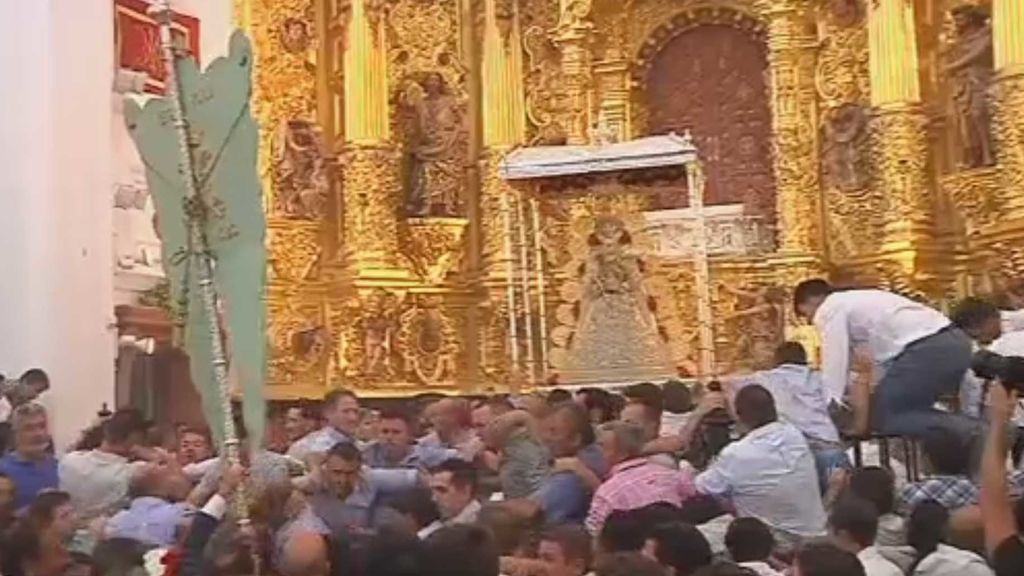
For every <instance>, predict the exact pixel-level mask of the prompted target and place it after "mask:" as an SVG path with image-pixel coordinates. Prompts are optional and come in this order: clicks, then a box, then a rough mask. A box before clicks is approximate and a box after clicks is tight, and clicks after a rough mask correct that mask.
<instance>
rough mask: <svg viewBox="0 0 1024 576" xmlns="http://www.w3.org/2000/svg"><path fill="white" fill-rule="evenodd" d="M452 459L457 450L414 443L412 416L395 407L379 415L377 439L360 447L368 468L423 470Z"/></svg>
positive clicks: (456, 454) (457, 456)
mask: <svg viewBox="0 0 1024 576" xmlns="http://www.w3.org/2000/svg"><path fill="white" fill-rule="evenodd" d="M451 458H459V451H458V450H455V449H452V448H442V447H439V446H428V445H425V444H422V443H419V442H417V441H416V439H415V437H414V436H413V432H412V419H411V418H410V417H409V415H408V414H406V413H404V412H399V411H397V410H386V411H384V412H383V413H382V414H381V415H380V435H379V440H378V441H377V442H374V443H373V444H370V445H369V446H367V447H366V448H365V449H364V450H363V464H365V465H366V466H369V467H370V468H390V469H394V468H414V469H424V470H425V469H429V468H433V467H435V466H437V465H439V464H441V463H442V462H444V461H445V460H449V459H451Z"/></svg>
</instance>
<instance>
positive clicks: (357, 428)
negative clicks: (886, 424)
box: [0, 283, 1024, 576]
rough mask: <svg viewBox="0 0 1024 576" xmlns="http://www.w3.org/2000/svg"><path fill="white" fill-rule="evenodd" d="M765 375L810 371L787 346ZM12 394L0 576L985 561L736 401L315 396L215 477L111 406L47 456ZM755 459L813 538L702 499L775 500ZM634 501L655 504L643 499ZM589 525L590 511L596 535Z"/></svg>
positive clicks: (953, 446)
mask: <svg viewBox="0 0 1024 576" xmlns="http://www.w3.org/2000/svg"><path fill="white" fill-rule="evenodd" d="M829 293H830V287H829V286H828V285H827V284H815V283H809V284H805V285H802V286H801V289H800V290H799V291H798V293H797V294H796V300H797V302H796V306H797V308H798V309H801V311H802V312H804V313H809V314H812V313H813V309H814V307H815V306H817V305H819V304H820V302H821V300H822V299H823V298H825V297H827V295H828V294H829ZM990 320H991V310H990V309H989V308H988V307H986V306H984V305H981V304H977V303H971V302H968V303H967V304H966V305H965V306H964V307H963V308H962V309H961V311H960V314H959V315H958V316H957V321H958V322H959V323H961V324H962V325H963V326H966V327H971V328H972V329H975V330H976V332H977V333H978V334H980V335H982V336H981V337H985V335H991V334H990V331H991V327H990V326H989V324H990ZM775 360H776V363H777V364H778V365H779V366H794V367H804V368H806V367H807V364H808V358H807V353H806V351H805V350H804V348H803V347H802V346H800V345H799V344H795V343H785V344H783V345H782V346H780V347H779V348H778V349H777V351H776V355H775ZM44 376H45V375H44ZM23 381H24V382H23V383H22V384H23V385H24V384H25V383H26V382H27V383H28V385H27V386H28V387H24V386H23V387H22V388H21V389H20V390H19V394H23V396H20V397H18V398H16V400H15V402H14V404H15V406H14V407H13V410H12V412H11V414H10V418H9V427H10V434H9V437H8V446H7V453H6V455H5V456H4V457H3V460H0V530H2V536H0V573H2V574H3V575H4V576H58V575H63V574H95V575H106V574H126V575H127V574H142V573H143V571H148V572H149V573H151V574H152V573H154V572H156V573H162V574H168V576H171V575H174V574H179V573H187V574H188V576H198V575H202V576H207V575H210V576H249V575H251V574H256V573H267V574H280V575H281V576H291V575H294V576H321V575H322V576H327V575H331V576H335V575H337V576H350V575H351V576H363V575H366V576H498V575H499V574H502V575H506V576H584V575H587V574H595V575H596V576H646V575H650V576H689V575H695V576H697V575H699V576H713V575H722V576H731V575H736V576H750V575H760V576H770V575H771V574H783V573H788V574H792V575H794V576H863V575H867V576H877V574H879V573H878V572H873V571H872V569H870V568H866V566H867V565H866V564H865V561H864V560H863V558H864V554H865V551H868V550H871V551H879V550H882V551H888V552H887V553H886V554H884V556H885V557H886V560H885V561H886V562H891V563H892V565H894V566H898V569H899V573H904V574H918V573H921V572H915V571H916V570H918V569H919V568H920V566H922V563H923V562H926V561H927V560H928V559H929V558H934V555H936V554H938V553H939V552H940V551H941V550H943V547H944V546H954V547H956V548H957V549H958V550H963V551H965V553H973V552H978V553H980V554H981V555H983V554H984V551H983V550H982V549H981V547H980V545H979V544H978V543H977V542H978V540H977V538H975V539H974V540H972V537H971V529H972V525H971V522H970V520H969V519H968V520H963V518H965V517H966V518H969V514H967V513H966V512H965V511H964V509H965V508H971V507H972V506H974V505H976V504H977V499H976V498H974V499H973V500H972V499H971V497H969V496H968V497H966V500H965V501H963V502H959V503H958V504H952V503H950V502H946V501H942V500H941V498H939V499H934V498H916V497H915V498H908V496H907V494H908V492H907V491H908V490H912V489H914V488H915V486H914V482H910V483H907V482H904V481H903V479H902V478H901V477H900V475H899V474H894V473H893V471H892V470H890V469H888V468H883V467H880V466H859V467H854V466H852V464H851V465H847V466H841V467H839V468H836V469H831V470H828V471H826V472H822V474H823V475H822V476H820V477H819V476H818V475H817V474H818V472H821V471H819V470H817V469H816V468H815V467H814V465H813V463H814V462H815V460H814V459H813V458H812V456H813V455H814V453H813V451H812V449H811V446H812V445H813V442H812V440H813V439H803V437H802V436H799V434H798V438H800V439H801V440H799V442H803V445H802V448H800V450H802V452H799V453H793V454H790V453H788V452H786V450H789V448H786V447H781V448H780V447H778V446H773V445H772V444H771V442H774V441H775V440H771V441H767V442H768V443H767V444H764V445H759V444H757V443H756V441H754V440H751V441H750V443H749V444H747V445H746V446H747V447H746V448H744V449H742V450H741V449H740V448H739V446H738V444H736V443H738V442H740V441H741V440H740V439H741V438H742V439H744V441H746V439H750V438H776V436H769V433H768V432H767V431H769V430H771V431H772V432H771V433H772V434H783V435H784V434H785V432H784V431H783V432H780V430H782V428H780V427H782V426H789V424H788V423H787V422H786V418H785V416H786V414H785V413H784V406H783V404H784V403H783V404H780V402H778V401H777V399H776V398H775V396H774V395H773V394H777V392H775V393H773V392H772V391H770V390H769V389H768V388H766V387H764V386H761V385H756V384H754V385H747V386H743V387H739V388H738V389H735V390H731V391H729V390H726V391H722V388H721V386H722V385H721V384H718V385H709V386H706V387H702V386H700V385H693V384H686V383H682V382H668V383H664V384H652V383H641V384H636V385H633V386H629V387H628V388H625V389H620V390H616V391H612V390H608V389H602V388H585V389H580V390H573V391H570V390H563V389H555V390H550V391H548V392H546V393H544V394H529V395H523V396H508V395H491V396H486V397H460V398H454V397H423V398H414V399H410V400H389V401H379V402H364V401H361V400H360V398H359V397H358V396H357V395H356V394H354V393H352V392H350V391H346V390H334V391H331V392H329V393H328V394H326V396H325V397H324V398H323V399H322V400H321V401H319V402H310V401H304V402H301V403H297V404H293V405H287V406H281V407H280V409H279V410H274V411H273V412H272V417H271V422H270V424H269V425H268V426H267V428H268V429H270V430H271V431H272V433H270V434H268V435H267V437H266V438H264V439H263V444H262V445H253V444H254V441H252V440H250V438H249V437H248V434H247V433H246V427H245V426H244V423H243V422H241V420H240V418H239V419H238V420H237V422H236V428H237V430H238V434H239V448H240V449H241V450H240V452H241V457H240V459H239V461H237V462H232V461H229V460H228V459H227V456H226V450H224V447H223V446H220V447H219V446H216V445H215V441H214V439H213V437H212V436H211V434H210V431H209V430H207V429H205V428H204V427H202V426H201V425H196V423H192V424H179V425H175V426H173V429H171V430H166V431H164V430H160V429H159V427H157V426H154V425H153V424H152V423H151V422H147V421H146V420H145V419H144V418H143V417H142V415H141V414H140V413H139V412H138V411H136V410H131V409H121V410H116V411H114V412H113V413H111V414H107V415H105V416H104V417H103V418H101V420H100V421H98V422H97V423H96V425H95V426H93V427H91V428H89V429H87V430H85V431H83V433H82V435H81V438H80V440H79V441H78V442H77V443H76V444H75V445H74V446H72V447H71V448H69V449H68V450H66V451H57V450H55V449H54V446H53V443H52V441H51V438H50V424H51V423H50V422H49V420H48V415H47V411H46V409H45V408H43V406H42V405H41V404H38V403H36V402H35V401H34V400H35V398H36V397H37V396H38V395H39V394H40V393H42V392H44V391H45V390H46V389H47V387H48V385H49V383H48V381H47V382H46V384H45V385H42V384H41V383H40V380H39V376H38V374H34V375H26V378H23ZM680 422H682V423H683V424H682V426H681V427H680V428H679V429H676V428H675V427H677V426H680V425H679V423H680ZM787 429H788V428H787ZM684 437H685V441H681V442H676V441H677V440H679V439H680V438H684ZM779 437H781V436H779ZM957 442H958V439H957V438H955V437H951V436H949V435H948V433H944V432H943V431H941V430H937V431H936V433H935V434H933V435H930V436H928V437H926V438H924V439H922V441H921V443H920V450H921V451H922V452H923V454H924V455H925V457H926V461H927V463H928V466H929V469H928V475H927V476H928V477H929V478H931V477H934V478H966V477H968V475H969V474H970V470H971V466H972V463H971V461H970V458H969V451H968V450H967V449H966V448H965V447H964V446H959V445H958V444H957ZM734 444H735V445H734ZM663 446H669V448H664V447H663ZM758 446H761V447H760V448H758ZM751 447H753V448H751ZM751 449H756V450H761V451H762V452H761V453H760V454H755V455H754V456H765V457H769V458H775V459H777V460H778V461H786V460H787V459H792V460H794V461H795V460H800V459H802V458H806V459H807V462H811V463H812V464H809V466H810V467H809V468H808V469H809V470H811V471H812V474H813V475H814V476H813V478H812V481H811V483H810V484H808V485H807V486H810V487H811V488H810V489H809V490H807V491H806V492H805V493H801V494H798V495H797V496H796V500H795V501H794V502H791V503H789V502H769V503H768V505H769V506H766V508H767V507H770V506H771V505H776V506H778V505H781V506H782V507H785V506H789V505H790V504H793V505H794V506H800V505H802V503H803V502H814V503H815V506H817V507H818V508H819V509H820V510H824V515H825V518H826V520H827V522H826V523H825V524H823V527H822V528H823V529H822V531H821V533H818V534H813V535H807V534H800V535H798V537H796V538H794V534H795V533H794V532H792V531H790V530H788V527H784V526H780V525H779V524H778V523H776V522H774V521H775V520H776V518H771V517H762V516H760V515H759V514H757V513H753V512H744V510H745V508H743V507H742V506H736V505H734V503H733V502H730V501H728V498H727V497H726V498H723V497H722V495H721V494H719V493H710V492H706V491H704V488H703V486H704V485H705V484H706V483H707V482H710V481H706V482H702V481H701V480H700V478H701V475H703V474H706V473H709V471H710V470H713V469H714V468H715V466H722V467H725V466H726V463H727V462H733V461H736V462H738V463H739V464H730V465H741V467H745V468H743V473H744V474H746V475H747V476H749V477H750V481H751V482H752V484H748V485H747V486H746V487H745V488H742V489H743V490H748V489H750V488H749V486H752V485H757V484H760V485H761V487H760V488H756V489H751V490H753V491H754V492H756V491H757V490H760V489H762V488H764V487H765V486H768V488H767V489H765V490H766V491H765V494H769V493H771V489H772V488H771V486H772V485H781V484H786V483H789V482H791V481H793V480H792V478H791V477H789V476H782V477H772V476H770V474H772V473H774V472H770V471H769V469H770V467H771V466H772V464H766V465H765V466H766V467H765V469H764V470H763V474H764V476H763V477H759V476H758V475H759V474H761V473H762V470H761V469H760V468H759V467H758V466H759V465H748V464H745V462H746V461H743V460H737V459H741V458H742V454H748V456H749V450H751ZM743 450H747V451H748V452H743ZM775 452H777V453H775ZM218 453H219V454H218ZM903 457H904V458H906V457H909V455H903ZM630 474H643V475H644V476H642V478H643V479H642V480H632V481H626V480H624V479H625V478H627V477H629V475H630ZM717 474H719V475H722V476H725V475H727V471H726V470H725V469H724V468H723V470H720V471H718V472H717ZM695 478H697V480H696V481H695ZM819 480H820V483H819ZM915 481H916V480H915ZM926 481H927V478H926ZM630 482H634V483H633V484H630ZM644 482H649V483H650V486H651V488H650V491H652V492H653V491H658V490H660V491H662V492H663V493H664V494H666V497H664V498H648V496H650V494H648V493H646V491H647V490H648V489H647V488H646V487H645V485H644V484H643V483H644ZM667 483H672V486H671V487H668V484H667ZM613 484H614V486H613ZM676 484H678V488H676V487H675V486H676ZM637 486H639V487H640V488H637ZM666 487H667V488H666ZM917 488H921V487H920V486H918V487H917ZM921 489H922V490H923V489H924V488H921ZM638 490H639V492H638ZM673 490H675V492H673ZM765 498H767V499H772V498H774V496H765ZM591 499H593V501H592V500H591ZM598 500H601V504H598ZM960 504H962V506H960ZM598 506H604V507H606V508H607V510H604V511H602V514H601V515H599V516H595V512H594V510H595V509H596V508H597V507H598ZM1021 508H1022V509H1024V507H1021ZM594 518H597V520H596V521H595V520H594ZM973 528H974V529H976V528H977V526H976V525H975V526H973ZM154 555H157V556H158V557H160V558H162V560H161V561H159V562H157V563H156V564H157V565H158V568H154V561H153V558H154ZM981 555H978V556H977V557H978V558H981V557H982V556H981ZM973 574H974V573H971V576H973Z"/></svg>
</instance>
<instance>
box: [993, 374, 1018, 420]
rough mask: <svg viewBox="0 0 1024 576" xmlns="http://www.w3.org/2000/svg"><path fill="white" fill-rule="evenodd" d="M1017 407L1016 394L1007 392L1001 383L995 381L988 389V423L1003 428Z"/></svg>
mask: <svg viewBox="0 0 1024 576" xmlns="http://www.w3.org/2000/svg"><path fill="white" fill-rule="evenodd" d="M1016 407H1017V392H1016V391H1015V390H1013V391H1010V390H1007V388H1006V387H1005V386H1003V383H1002V382H999V381H998V380H996V381H995V382H993V383H992V386H989V389H988V414H989V422H991V423H992V424H999V425H1003V426H1005V425H1006V424H1007V423H1008V422H1009V421H1010V418H1012V417H1013V412H1014V410H1015V409H1016Z"/></svg>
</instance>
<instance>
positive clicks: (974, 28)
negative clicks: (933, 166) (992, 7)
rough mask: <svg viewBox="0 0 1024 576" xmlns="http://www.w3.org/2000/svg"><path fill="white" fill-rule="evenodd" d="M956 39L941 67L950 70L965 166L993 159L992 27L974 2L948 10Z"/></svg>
mask: <svg viewBox="0 0 1024 576" xmlns="http://www.w3.org/2000/svg"><path fill="white" fill-rule="evenodd" d="M952 16H953V21H954V23H955V25H956V41H955V42H954V43H953V45H952V47H951V49H950V51H949V55H948V58H949V62H948V63H947V64H946V66H945V71H946V72H947V73H948V74H950V77H951V82H952V87H953V103H954V105H955V108H956V128H957V135H958V137H959V144H960V149H961V157H960V164H961V166H962V167H965V168H976V167H979V166H990V165H992V163H993V162H994V159H993V154H992V139H991V135H990V132H989V124H990V115H989V105H988V88H989V83H990V80H991V77H992V70H993V65H994V63H993V54H992V29H991V27H990V26H989V23H988V17H987V16H986V14H985V12H984V11H983V10H982V9H981V8H979V7H976V6H960V7H957V8H955V9H953V11H952Z"/></svg>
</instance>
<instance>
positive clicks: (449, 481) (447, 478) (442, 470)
mask: <svg viewBox="0 0 1024 576" xmlns="http://www.w3.org/2000/svg"><path fill="white" fill-rule="evenodd" d="M430 494H431V497H432V498H433V500H434V504H436V505H437V510H438V512H440V514H441V518H442V519H444V520H450V519H452V518H455V517H456V516H458V515H459V514H460V513H461V512H462V511H463V510H465V509H466V506H469V504H470V503H471V502H473V501H474V500H476V497H477V472H476V468H475V467H474V466H473V464H471V463H469V462H466V461H464V460H457V459H452V460H446V461H444V462H442V463H441V464H440V465H439V466H437V467H435V468H433V469H432V470H431V471H430Z"/></svg>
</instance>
